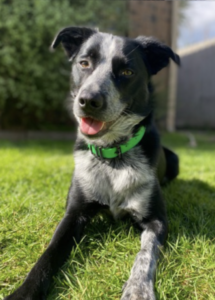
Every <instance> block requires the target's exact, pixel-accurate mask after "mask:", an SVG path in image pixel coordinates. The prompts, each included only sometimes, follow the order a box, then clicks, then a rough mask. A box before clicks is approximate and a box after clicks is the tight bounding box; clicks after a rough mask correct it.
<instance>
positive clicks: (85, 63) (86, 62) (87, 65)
mask: <svg viewBox="0 0 215 300" xmlns="http://www.w3.org/2000/svg"><path fill="white" fill-rule="evenodd" d="M80 65H81V66H82V68H89V66H90V63H89V62H88V61H87V60H82V61H80Z"/></svg>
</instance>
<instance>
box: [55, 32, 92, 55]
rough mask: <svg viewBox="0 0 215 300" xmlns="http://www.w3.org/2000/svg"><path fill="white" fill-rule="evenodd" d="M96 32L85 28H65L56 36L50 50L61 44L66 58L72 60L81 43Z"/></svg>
mask: <svg viewBox="0 0 215 300" xmlns="http://www.w3.org/2000/svg"><path fill="white" fill-rule="evenodd" d="M97 32H98V30H97V29H91V28H87V27H66V28H64V29H62V30H61V31H60V32H59V33H58V34H57V35H56V37H55V39H54V41H53V42H52V44H51V47H50V49H51V50H52V49H55V48H56V47H57V46H58V45H59V44H60V43H62V45H63V48H64V50H65V51H66V54H67V56H68V57H69V58H70V59H72V58H73V57H74V55H75V54H76V53H77V52H78V50H79V49H80V47H81V45H82V44H83V42H85V41H86V40H87V39H88V38H89V37H90V36H91V35H93V34H95V33H97Z"/></svg>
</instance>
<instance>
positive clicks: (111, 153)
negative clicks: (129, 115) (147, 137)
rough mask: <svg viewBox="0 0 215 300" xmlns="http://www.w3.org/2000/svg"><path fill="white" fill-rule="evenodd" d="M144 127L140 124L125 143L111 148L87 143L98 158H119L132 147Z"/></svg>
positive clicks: (143, 131)
mask: <svg viewBox="0 0 215 300" xmlns="http://www.w3.org/2000/svg"><path fill="white" fill-rule="evenodd" d="M145 131H146V128H145V127H144V126H141V127H140V128H139V130H138V131H137V133H136V134H135V135H134V136H133V137H132V138H131V139H130V140H129V141H128V142H127V143H125V144H122V145H119V146H117V147H113V148H103V147H98V146H94V145H91V144H88V148H89V149H90V150H91V153H92V154H93V155H95V156H97V157H99V158H115V157H119V158H121V156H122V154H123V153H125V152H127V151H129V150H130V149H132V148H134V146H136V145H137V144H138V143H139V142H140V141H141V139H142V137H143V136H144V133H145Z"/></svg>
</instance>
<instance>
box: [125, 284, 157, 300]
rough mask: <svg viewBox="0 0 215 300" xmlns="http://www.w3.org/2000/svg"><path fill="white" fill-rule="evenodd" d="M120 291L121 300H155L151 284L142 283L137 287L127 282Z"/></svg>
mask: <svg viewBox="0 0 215 300" xmlns="http://www.w3.org/2000/svg"><path fill="white" fill-rule="evenodd" d="M122 290H123V294H122V297H121V300H156V298H155V294H154V290H153V287H152V285H151V284H146V283H142V284H141V285H137V284H135V283H134V284H133V283H131V282H129V281H127V282H126V283H125V284H124V285H123V288H122Z"/></svg>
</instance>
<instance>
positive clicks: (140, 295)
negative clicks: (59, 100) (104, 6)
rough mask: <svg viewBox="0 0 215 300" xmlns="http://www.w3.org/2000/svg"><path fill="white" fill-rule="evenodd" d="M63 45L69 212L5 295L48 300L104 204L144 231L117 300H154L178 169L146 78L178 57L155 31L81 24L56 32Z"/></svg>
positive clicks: (9, 298) (12, 298) (57, 41)
mask: <svg viewBox="0 0 215 300" xmlns="http://www.w3.org/2000/svg"><path fill="white" fill-rule="evenodd" d="M60 43H61V44H62V46H63V48H64V50H65V52H66V54H67V56H68V58H69V60H70V61H71V64H72V73H71V76H72V89H71V90H72V93H71V95H72V97H71V98H72V101H71V102H72V107H73V113H74V116H75V118H76V119H77V123H78V132H77V140H76V143H75V149H74V159H75V170H74V174H73V179H72V184H71V186H70V188H69V192H68V197H67V204H66V213H65V215H64V217H63V219H62V221H61V222H60V223H59V225H58V226H57V228H56V230H55V233H54V236H53V238H52V240H51V242H50V244H49V246H48V248H47V250H46V251H45V252H44V253H43V255H42V256H41V257H40V258H39V260H38V261H37V263H36V264H35V266H34V267H33V268H32V270H31V271H30V272H29V274H28V276H27V278H26V280H25V281H24V283H23V284H22V285H21V286H20V287H19V288H18V289H17V290H16V291H15V292H14V293H13V294H11V295H9V296H7V297H6V298H5V300H21V299H25V300H44V299H46V294H47V290H48V287H49V285H50V282H51V279H52V277H53V276H54V275H55V274H56V273H57V271H58V270H59V268H60V267H61V266H62V265H63V263H64V262H65V261H66V259H67V258H68V257H69V255H70V252H71V250H72V248H73V247H75V245H76V243H78V242H79V241H80V239H81V236H82V232H83V229H84V227H85V226H86V224H87V222H88V221H89V220H90V218H92V217H93V216H94V215H95V214H96V213H98V212H99V211H101V210H105V209H108V210H109V211H110V212H111V213H112V215H113V216H114V218H115V219H119V218H123V217H126V216H131V217H132V218H133V219H134V221H135V223H137V224H138V226H139V228H140V229H141V246H140V251H139V253H138V254H137V256H136V259H135V262H134V265H133V267H132V270H131V273H130V277H129V278H128V281H127V282H126V283H125V284H124V286H123V291H122V297H121V300H132V299H133V300H134V299H138V300H154V299H155V293H154V275H155V269H156V261H157V259H158V256H159V251H160V247H161V246H162V245H163V244H164V242H165V239H166V236H167V217H166V210H165V204H164V200H163V197H162V194H161V189H160V185H161V184H162V183H167V182H169V181H171V180H172V179H174V178H175V177H176V176H177V175H178V172H179V159H178V156H177V155H176V154H175V153H173V152H172V151H171V150H169V149H167V148H164V147H162V146H161V145H160V141H159V135H158V132H157V130H156V128H155V126H154V122H153V110H154V103H153V101H152V97H151V83H150V82H151V77H152V76H153V75H155V74H156V73H157V72H159V71H160V70H161V69H163V68H164V67H166V66H167V65H168V64H169V62H170V59H172V60H173V61H174V62H175V63H176V64H178V65H179V63H180V59H179V56H178V55H177V54H175V53H174V52H173V51H172V49H171V48H169V47H168V46H166V45H164V44H163V43H161V42H159V41H158V40H156V39H154V38H152V37H145V36H139V37H137V38H136V39H130V38H124V37H120V36H115V35H112V34H109V33H103V32H99V30H97V29H92V28H86V27H67V28H65V29H63V30H61V31H60V32H59V33H58V34H57V36H56V37H55V39H54V41H53V43H52V46H51V47H52V49H55V48H56V47H57V46H58V45H59V44H60Z"/></svg>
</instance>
